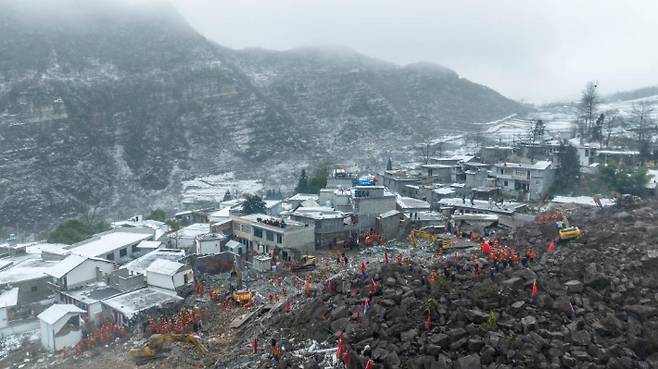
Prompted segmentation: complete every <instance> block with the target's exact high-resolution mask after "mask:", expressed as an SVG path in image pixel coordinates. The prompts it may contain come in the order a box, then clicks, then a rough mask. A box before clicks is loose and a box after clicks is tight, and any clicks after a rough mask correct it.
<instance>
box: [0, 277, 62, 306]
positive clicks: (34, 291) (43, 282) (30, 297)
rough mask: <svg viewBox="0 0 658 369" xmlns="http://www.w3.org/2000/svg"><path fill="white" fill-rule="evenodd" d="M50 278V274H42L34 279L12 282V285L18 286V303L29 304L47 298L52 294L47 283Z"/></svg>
mask: <svg viewBox="0 0 658 369" xmlns="http://www.w3.org/2000/svg"><path fill="white" fill-rule="evenodd" d="M51 280H52V278H51V277H50V276H47V275H44V276H43V277H39V278H35V279H30V280H24V281H20V282H12V283H11V286H12V287H18V305H19V306H21V305H25V304H30V303H33V302H37V301H40V300H43V299H46V298H48V296H50V295H51V294H52V291H51V289H50V284H49V282H50V281H51ZM6 286H7V285H5V286H2V287H6Z"/></svg>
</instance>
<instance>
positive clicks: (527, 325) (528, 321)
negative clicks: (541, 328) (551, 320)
mask: <svg viewBox="0 0 658 369" xmlns="http://www.w3.org/2000/svg"><path fill="white" fill-rule="evenodd" d="M521 326H522V327H523V331H524V332H529V331H531V330H533V329H535V328H536V327H537V318H535V317H534V316H532V315H528V316H526V317H523V318H521Z"/></svg>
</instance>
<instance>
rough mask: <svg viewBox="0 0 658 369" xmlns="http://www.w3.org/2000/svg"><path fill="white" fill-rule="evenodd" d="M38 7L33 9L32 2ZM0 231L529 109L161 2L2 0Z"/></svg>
mask: <svg viewBox="0 0 658 369" xmlns="http://www.w3.org/2000/svg"><path fill="white" fill-rule="evenodd" d="M35 9H36V10H35ZM0 34H1V35H2V37H0V173H1V176H0V226H3V225H4V226H7V225H11V226H13V225H16V224H21V228H22V229H23V230H25V229H26V225H30V226H33V227H34V229H38V228H37V227H39V226H42V225H48V224H52V223H54V222H57V221H59V220H61V219H64V218H67V217H71V216H76V215H78V214H80V213H81V212H84V211H86V210H88V209H89V208H93V207H98V208H99V209H100V210H101V211H102V213H103V214H105V215H106V216H108V217H113V216H124V215H130V214H132V212H133V211H135V210H136V209H139V208H141V209H144V208H148V207H151V208H153V207H157V206H164V207H170V208H171V207H175V206H176V204H178V203H179V201H180V196H181V189H182V185H181V183H182V182H183V181H184V180H189V179H191V178H193V177H196V176H202V175H213V174H221V173H224V172H228V171H230V172H232V173H234V174H235V176H236V178H242V177H246V178H261V179H265V181H264V183H263V185H264V186H265V187H267V188H269V187H276V186H278V185H280V184H284V185H285V184H291V183H293V181H294V176H295V175H296V174H297V172H298V168H300V167H302V166H305V165H308V164H310V163H316V162H318V161H319V160H356V161H358V162H361V163H364V165H366V166H367V165H373V164H376V163H381V165H382V166H383V163H384V161H385V160H386V158H387V157H388V156H389V155H391V153H393V154H394V153H395V152H402V151H405V150H409V145H411V144H413V143H414V142H417V141H420V140H426V139H427V138H428V137H432V136H433V135H439V134H445V133H446V132H449V131H450V130H452V129H454V128H455V127H459V128H460V130H464V129H466V130H468V129H470V128H472V129H477V126H475V125H473V126H471V125H470V123H471V122H482V121H492V120H496V119H500V118H502V117H505V116H508V115H510V114H514V113H523V112H525V111H527V108H526V107H524V106H522V105H520V104H518V103H516V102H515V101H512V100H509V99H507V98H505V97H504V96H501V95H500V94H498V93H497V92H495V91H494V90H492V89H490V88H487V87H485V86H482V85H478V84H476V83H473V82H471V81H468V80H466V79H463V78H460V77H459V75H458V74H457V73H455V72H453V71H451V70H448V69H446V68H443V67H440V66H436V65H431V64H415V65H409V66H398V65H394V64H390V63H386V62H383V61H380V60H375V59H372V58H369V57H366V56H364V55H361V54H359V53H357V52H354V51H352V50H348V49H340V48H300V49H295V50H290V51H285V52H275V51H268V50H239V51H236V50H231V49H228V48H225V47H222V46H219V45H217V44H215V43H214V42H211V41H209V40H207V39H205V38H204V37H203V36H201V35H199V34H198V33H197V32H196V31H195V30H194V29H193V28H191V27H190V26H189V25H188V24H187V23H186V22H185V20H184V19H182V18H181V17H180V16H179V14H177V13H176V11H175V10H174V8H173V7H171V6H170V5H167V4H163V3H155V4H139V5H135V4H132V5H126V4H124V3H123V2H122V1H110V0H99V1H93V2H88V1H75V0H58V1H55V0H43V1H41V0H39V1H37V0H25V1H20V2H17V1H11V0H0Z"/></svg>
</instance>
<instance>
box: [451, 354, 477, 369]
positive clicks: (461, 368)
mask: <svg viewBox="0 0 658 369" xmlns="http://www.w3.org/2000/svg"><path fill="white" fill-rule="evenodd" d="M454 369H482V364H480V355H478V354H472V355H468V356H463V357H460V358H459V359H457V361H456V362H455V365H454Z"/></svg>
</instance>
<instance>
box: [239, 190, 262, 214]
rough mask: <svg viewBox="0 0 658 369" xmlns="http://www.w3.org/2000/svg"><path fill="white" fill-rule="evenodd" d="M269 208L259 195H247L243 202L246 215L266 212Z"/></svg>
mask: <svg viewBox="0 0 658 369" xmlns="http://www.w3.org/2000/svg"><path fill="white" fill-rule="evenodd" d="M266 211H267V208H266V207H265V202H264V201H263V199H261V198H260V196H258V195H247V196H245V199H244V203H242V212H243V213H244V214H245V215H249V214H265V212H266Z"/></svg>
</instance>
